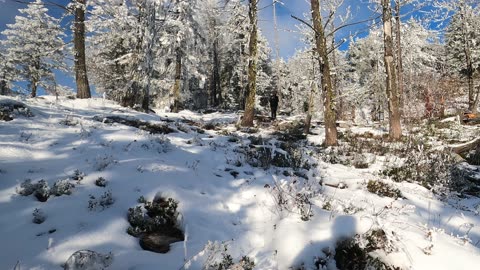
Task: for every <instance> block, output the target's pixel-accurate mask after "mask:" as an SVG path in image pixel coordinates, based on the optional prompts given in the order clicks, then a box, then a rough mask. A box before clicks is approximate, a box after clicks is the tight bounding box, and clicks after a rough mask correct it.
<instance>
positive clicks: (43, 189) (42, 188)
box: [33, 179, 50, 202]
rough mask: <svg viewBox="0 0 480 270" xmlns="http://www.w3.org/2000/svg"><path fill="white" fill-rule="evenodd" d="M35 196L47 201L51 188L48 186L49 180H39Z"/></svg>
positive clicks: (39, 199)
mask: <svg viewBox="0 0 480 270" xmlns="http://www.w3.org/2000/svg"><path fill="white" fill-rule="evenodd" d="M33 196H35V198H37V200H38V201H40V202H46V201H47V200H48V197H50V188H49V187H48V183H47V181H45V180H43V179H42V180H40V181H38V182H37V184H36V188H35V192H34V193H33Z"/></svg>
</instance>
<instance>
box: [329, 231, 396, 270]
mask: <svg viewBox="0 0 480 270" xmlns="http://www.w3.org/2000/svg"><path fill="white" fill-rule="evenodd" d="M391 238H392V237H391V236H390V235H387V233H386V232H385V231H384V230H382V229H376V230H371V231H369V232H367V233H366V234H363V235H356V236H355V237H352V238H348V239H346V240H342V241H340V242H338V243H337V246H336V248H335V256H334V258H335V262H336V266H337V268H338V269H339V270H352V269H353V270H363V269H376V270H398V269H399V268H398V267H395V266H391V265H388V264H387V263H385V262H383V261H381V259H380V257H378V256H376V255H375V254H378V253H379V252H380V253H385V254H389V253H392V252H395V251H397V248H396V247H395V243H394V241H393V240H391ZM374 253H375V254H374Z"/></svg>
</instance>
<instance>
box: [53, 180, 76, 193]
mask: <svg viewBox="0 0 480 270" xmlns="http://www.w3.org/2000/svg"><path fill="white" fill-rule="evenodd" d="M74 188H75V185H74V184H72V183H70V182H69V180H68V179H64V180H58V181H57V182H55V183H54V184H53V187H52V189H51V190H50V194H52V195H54V196H62V195H71V194H72V191H73V189H74Z"/></svg>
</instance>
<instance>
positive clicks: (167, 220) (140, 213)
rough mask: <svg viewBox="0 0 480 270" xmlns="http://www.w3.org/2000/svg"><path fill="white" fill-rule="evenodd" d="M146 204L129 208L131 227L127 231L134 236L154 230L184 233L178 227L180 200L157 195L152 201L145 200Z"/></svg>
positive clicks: (128, 215) (128, 216)
mask: <svg viewBox="0 0 480 270" xmlns="http://www.w3.org/2000/svg"><path fill="white" fill-rule="evenodd" d="M141 198H143V197H140V199H139V200H140V201H144V205H143V207H142V206H136V207H134V208H129V209H128V214H127V219H128V222H129V223H130V227H129V228H128V230H127V233H128V234H130V235H132V236H136V237H138V236H140V235H141V234H145V233H154V232H165V231H168V232H171V233H172V232H173V233H174V234H177V235H181V236H182V239H183V233H182V232H181V231H180V229H178V227H179V226H178V223H177V218H178V212H177V207H178V202H177V201H175V200H174V199H172V198H168V199H165V198H163V197H156V198H155V199H154V200H153V201H152V202H150V201H147V200H145V198H143V199H141Z"/></svg>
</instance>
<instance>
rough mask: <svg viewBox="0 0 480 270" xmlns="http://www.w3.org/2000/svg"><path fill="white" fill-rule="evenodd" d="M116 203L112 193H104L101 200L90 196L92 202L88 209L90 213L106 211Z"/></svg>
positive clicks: (89, 203)
mask: <svg viewBox="0 0 480 270" xmlns="http://www.w3.org/2000/svg"><path fill="white" fill-rule="evenodd" d="M114 203H115V199H114V198H113V195H112V192H111V191H110V190H109V191H107V192H105V193H103V195H102V196H100V197H99V198H95V196H93V195H90V200H89V201H88V209H89V210H90V211H95V210H98V209H100V210H105V209H106V208H109V207H110V206H112V205H113V204H114Z"/></svg>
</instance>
